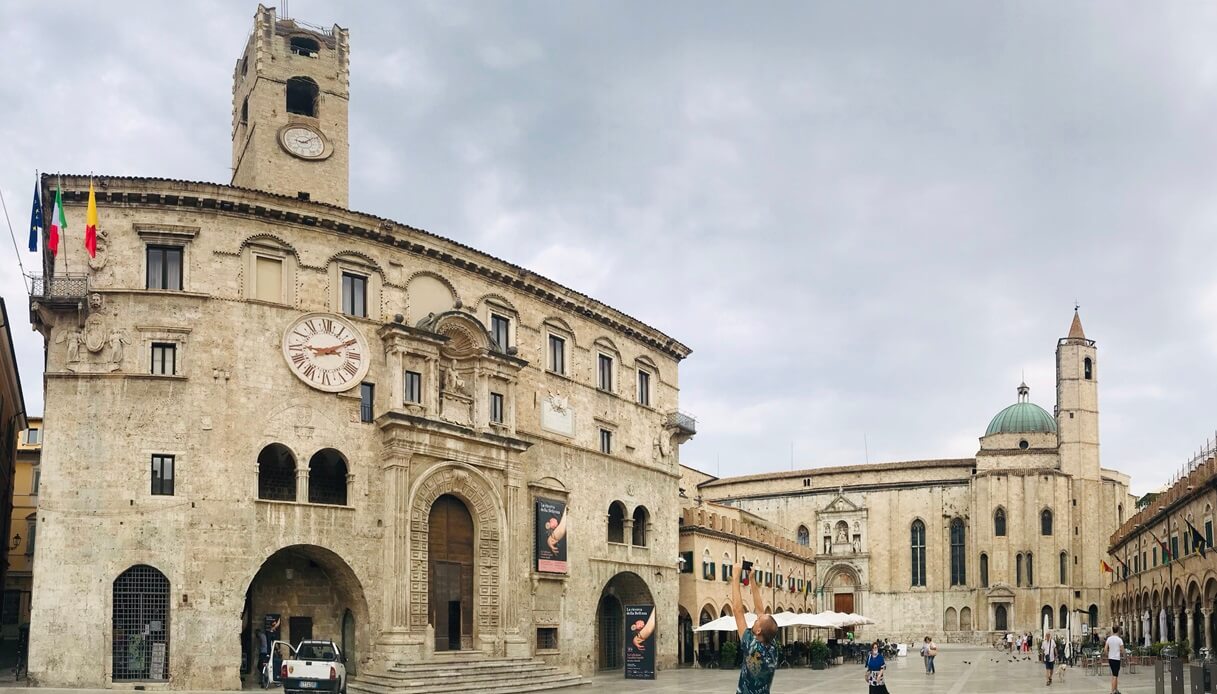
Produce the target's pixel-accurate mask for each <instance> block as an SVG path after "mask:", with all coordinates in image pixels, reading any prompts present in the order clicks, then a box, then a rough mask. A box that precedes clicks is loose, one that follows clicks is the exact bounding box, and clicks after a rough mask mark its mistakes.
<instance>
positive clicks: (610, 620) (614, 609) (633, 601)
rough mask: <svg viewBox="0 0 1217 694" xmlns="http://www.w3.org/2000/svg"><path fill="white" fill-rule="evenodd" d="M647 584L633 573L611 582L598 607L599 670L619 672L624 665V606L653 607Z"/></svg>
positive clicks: (624, 572)
mask: <svg viewBox="0 0 1217 694" xmlns="http://www.w3.org/2000/svg"><path fill="white" fill-rule="evenodd" d="M654 604H655V600H654V598H652V597H651V589H650V588H648V587H647V584H646V581H643V580H642V578H641V577H640V576H639V575H638V574H636V573H633V572H632V571H622V572H621V573H619V574H617V575H616V576H613V577H612V578H611V579H609V582H608V583H606V584H605V586H604V590H602V591H601V592H600V602H599V603H598V604H597V605H596V669H598V670H617V669H620V668H621V667H622V666H623V665H624V656H625V652H624V649H625V635H624V631H623V630H624V628H625V627H624V623H625V605H654Z"/></svg>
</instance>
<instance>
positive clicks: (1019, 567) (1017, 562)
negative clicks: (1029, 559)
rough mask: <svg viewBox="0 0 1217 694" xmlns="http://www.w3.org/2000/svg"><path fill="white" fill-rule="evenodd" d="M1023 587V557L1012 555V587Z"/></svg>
mask: <svg viewBox="0 0 1217 694" xmlns="http://www.w3.org/2000/svg"><path fill="white" fill-rule="evenodd" d="M1022 585H1023V555H1022V554H1021V553H1020V554H1016V555H1014V586H1015V587H1016V588H1017V587H1020V586H1022Z"/></svg>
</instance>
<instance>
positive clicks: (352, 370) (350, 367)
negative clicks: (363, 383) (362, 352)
mask: <svg viewBox="0 0 1217 694" xmlns="http://www.w3.org/2000/svg"><path fill="white" fill-rule="evenodd" d="M342 370H343V371H344V372H346V373H347V375H348V376H352V377H353V376H354V375H355V374H357V373H359V366H358V365H357V364H356V363H355V362H353V361H348V362H347V363H346V364H343V366H342Z"/></svg>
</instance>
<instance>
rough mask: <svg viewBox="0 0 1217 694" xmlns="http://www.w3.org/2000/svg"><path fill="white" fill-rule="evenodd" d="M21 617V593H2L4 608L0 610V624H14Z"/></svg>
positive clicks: (10, 591) (9, 591) (16, 591)
mask: <svg viewBox="0 0 1217 694" xmlns="http://www.w3.org/2000/svg"><path fill="white" fill-rule="evenodd" d="M20 616H21V591H19V590H6V591H4V606H3V607H2V608H0V624H6V625H8V624H16V623H17V620H18V619H19V618H20Z"/></svg>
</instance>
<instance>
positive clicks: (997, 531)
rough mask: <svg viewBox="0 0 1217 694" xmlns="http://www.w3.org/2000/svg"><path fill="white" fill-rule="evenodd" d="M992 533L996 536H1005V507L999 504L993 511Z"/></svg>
mask: <svg viewBox="0 0 1217 694" xmlns="http://www.w3.org/2000/svg"><path fill="white" fill-rule="evenodd" d="M993 535H994V536H996V537H1005V536H1006V509H1004V508H1002V507H1001V506H998V507H997V510H996V511H994V512H993Z"/></svg>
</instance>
